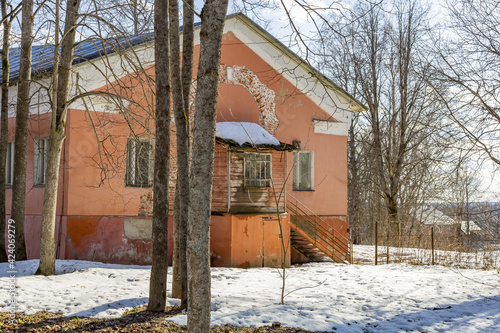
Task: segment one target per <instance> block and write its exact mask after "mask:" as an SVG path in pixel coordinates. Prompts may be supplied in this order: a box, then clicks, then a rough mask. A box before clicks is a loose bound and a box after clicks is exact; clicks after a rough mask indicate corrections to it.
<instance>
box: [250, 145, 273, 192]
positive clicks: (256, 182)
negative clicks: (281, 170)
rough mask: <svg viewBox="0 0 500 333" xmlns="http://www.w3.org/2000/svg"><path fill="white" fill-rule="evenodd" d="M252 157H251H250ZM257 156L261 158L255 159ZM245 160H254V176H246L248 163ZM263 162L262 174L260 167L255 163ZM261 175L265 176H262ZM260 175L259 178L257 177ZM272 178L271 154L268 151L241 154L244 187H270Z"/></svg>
mask: <svg viewBox="0 0 500 333" xmlns="http://www.w3.org/2000/svg"><path fill="white" fill-rule="evenodd" d="M252 158H253V159H252ZM257 158H262V159H263V160H257ZM247 162H248V163H250V162H255V163H256V164H255V165H254V168H255V169H254V172H253V174H254V175H255V176H256V178H249V177H248V176H247V169H248V167H249V165H247ZM257 163H259V164H260V166H261V167H262V163H264V167H265V170H264V175H263V174H262V168H260V170H259V167H258V165H257ZM262 176H264V177H266V176H267V178H263V177H262ZM259 177H261V178H259ZM272 178H273V155H272V154H270V153H244V156H243V184H244V187H245V188H259V187H271V186H272Z"/></svg>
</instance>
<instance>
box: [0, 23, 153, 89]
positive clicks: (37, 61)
mask: <svg viewBox="0 0 500 333" xmlns="http://www.w3.org/2000/svg"><path fill="white" fill-rule="evenodd" d="M153 39H154V33H152V32H149V33H144V34H139V35H135V36H129V37H119V38H108V39H105V40H103V39H94V40H85V41H82V42H79V43H76V44H75V50H74V58H73V65H75V64H78V63H81V62H85V61H89V60H92V59H95V58H98V57H101V56H103V55H107V54H112V53H115V52H117V51H119V50H120V49H121V50H123V49H127V48H130V47H134V46H136V45H140V44H144V43H147V42H150V41H152V40H153ZM54 50H55V47H54V45H33V48H32V52H31V54H32V70H31V75H32V76H33V77H36V76H40V75H44V74H50V73H51V72H52V69H53V67H54ZM20 55H21V50H20V48H13V49H10V52H9V62H10V75H9V79H10V81H11V82H14V81H17V80H18V79H19V67H20ZM0 73H1V68H0ZM0 80H1V78H0Z"/></svg>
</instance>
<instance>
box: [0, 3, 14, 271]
mask: <svg viewBox="0 0 500 333" xmlns="http://www.w3.org/2000/svg"><path fill="white" fill-rule="evenodd" d="M1 6H2V17H6V16H7V0H1ZM10 27H11V23H10V20H9V19H5V21H4V22H3V42H2V106H1V118H0V262H6V261H7V252H5V180H6V179H5V165H6V160H7V146H8V144H9V138H8V133H9V75H10V64H9V48H10V42H9V37H10Z"/></svg>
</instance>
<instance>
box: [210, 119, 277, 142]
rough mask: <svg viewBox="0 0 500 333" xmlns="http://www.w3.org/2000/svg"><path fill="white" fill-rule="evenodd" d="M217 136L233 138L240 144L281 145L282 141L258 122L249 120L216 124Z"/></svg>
mask: <svg viewBox="0 0 500 333" xmlns="http://www.w3.org/2000/svg"><path fill="white" fill-rule="evenodd" d="M215 136H216V137H218V138H221V139H227V140H232V141H234V142H236V143H238V144H239V145H240V146H241V145H243V144H245V143H249V144H253V145H273V146H279V145H280V142H279V141H278V139H276V138H275V137H274V136H272V135H271V134H269V133H268V132H267V131H266V130H265V129H263V128H262V127H261V126H259V125H258V124H254V123H247V122H222V123H217V124H216V132H215Z"/></svg>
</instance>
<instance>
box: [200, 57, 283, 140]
mask: <svg viewBox="0 0 500 333" xmlns="http://www.w3.org/2000/svg"><path fill="white" fill-rule="evenodd" d="M220 83H225V84H234V85H239V86H242V87H244V88H245V89H246V90H247V91H248V92H249V93H250V94H251V95H252V96H253V98H254V100H255V102H256V103H257V106H258V108H259V125H260V126H262V127H263V128H264V129H265V130H266V131H268V132H269V133H270V134H272V135H274V132H275V131H276V129H277V128H278V125H279V121H278V117H277V116H276V103H275V97H276V94H275V92H274V91H273V90H271V89H270V88H268V87H267V86H266V85H265V84H263V83H262V82H261V81H260V80H259V78H258V77H257V75H255V73H254V72H252V71H251V70H250V69H249V68H248V67H245V66H227V65H220V66H219V84H220ZM195 96H196V80H194V81H193V83H192V85H191V96H190V101H191V109H190V114H191V121H193V119H194V99H195Z"/></svg>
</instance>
